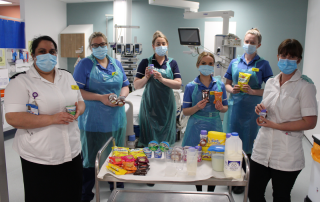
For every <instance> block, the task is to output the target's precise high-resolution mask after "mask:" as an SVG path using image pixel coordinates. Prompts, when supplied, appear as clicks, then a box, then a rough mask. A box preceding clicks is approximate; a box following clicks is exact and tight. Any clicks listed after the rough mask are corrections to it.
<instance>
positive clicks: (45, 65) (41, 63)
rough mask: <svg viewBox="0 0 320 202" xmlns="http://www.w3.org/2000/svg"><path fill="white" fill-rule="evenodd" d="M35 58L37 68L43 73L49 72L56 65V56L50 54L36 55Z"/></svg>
mask: <svg viewBox="0 0 320 202" xmlns="http://www.w3.org/2000/svg"><path fill="white" fill-rule="evenodd" d="M36 58H37V60H36V65H37V67H38V68H39V69H40V70H41V71H44V72H50V71H51V70H52V69H53V68H54V66H56V64H57V56H55V55H51V54H50V53H47V54H43V55H37V57H36Z"/></svg>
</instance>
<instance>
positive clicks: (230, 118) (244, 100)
mask: <svg viewBox="0 0 320 202" xmlns="http://www.w3.org/2000/svg"><path fill="white" fill-rule="evenodd" d="M262 60H263V59H262V58H260V59H259V60H257V61H256V62H255V65H254V67H253V68H256V66H257V63H258V62H260V61H262ZM239 62H240V58H238V60H237V61H236V62H234V63H233V64H232V82H233V84H234V85H236V84H238V79H239V73H240V72H243V73H249V74H251V76H250V80H249V83H248V85H249V86H250V87H251V88H252V89H260V87H259V80H258V77H257V74H256V72H255V71H253V68H250V69H239V68H238V64H239ZM261 101H262V96H256V95H249V94H247V93H243V92H242V91H240V93H238V94H230V97H229V99H228V111H227V113H226V114H225V116H224V119H223V131H224V132H225V133H231V132H238V133H239V137H240V139H241V140H242V145H243V151H245V152H246V153H247V154H251V153H252V148H253V142H254V140H255V139H256V137H257V134H258V130H259V128H260V127H259V126H258V125H257V123H256V119H257V118H258V117H259V116H258V115H257V114H256V113H255V107H256V106H257V104H260V103H261Z"/></svg>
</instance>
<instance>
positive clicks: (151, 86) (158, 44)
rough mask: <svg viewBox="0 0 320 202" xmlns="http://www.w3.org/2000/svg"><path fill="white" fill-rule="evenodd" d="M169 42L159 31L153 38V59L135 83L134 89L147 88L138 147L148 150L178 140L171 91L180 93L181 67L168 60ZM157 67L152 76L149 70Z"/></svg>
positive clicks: (143, 66) (145, 61)
mask: <svg viewBox="0 0 320 202" xmlns="http://www.w3.org/2000/svg"><path fill="white" fill-rule="evenodd" d="M168 45H169V42H168V39H167V37H166V36H165V35H164V34H163V33H162V32H160V31H156V32H155V33H154V34H153V40H152V48H153V50H154V52H155V54H154V55H152V56H150V57H149V58H147V59H143V60H142V61H141V62H140V64H139V67H138V71H137V75H136V78H135V80H134V87H135V89H140V88H143V87H145V89H144V92H143V95H142V100H141V105H140V112H139V125H140V131H141V135H140V138H139V145H143V146H147V145H148V143H149V142H150V141H152V140H156V141H157V142H159V143H160V142H161V141H167V142H169V143H170V145H171V144H173V143H174V142H175V139H176V103H175V98H174V94H173V91H172V89H180V87H181V75H180V71H179V68H178V64H177V62H176V61H175V60H173V59H172V58H168V57H167V56H166V53H167V51H168ZM150 64H153V65H154V70H153V72H151V71H150V69H149V68H148V67H149V65H150Z"/></svg>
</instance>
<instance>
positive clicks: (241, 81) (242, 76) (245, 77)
mask: <svg viewBox="0 0 320 202" xmlns="http://www.w3.org/2000/svg"><path fill="white" fill-rule="evenodd" d="M250 77H251V74H248V73H243V72H239V78H238V85H239V86H240V90H241V91H242V92H244V90H243V85H245V84H248V83H249V80H250Z"/></svg>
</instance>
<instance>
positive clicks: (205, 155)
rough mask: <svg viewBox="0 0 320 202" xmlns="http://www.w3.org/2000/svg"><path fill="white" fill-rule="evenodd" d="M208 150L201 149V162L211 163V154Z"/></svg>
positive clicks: (205, 148) (206, 148)
mask: <svg viewBox="0 0 320 202" xmlns="http://www.w3.org/2000/svg"><path fill="white" fill-rule="evenodd" d="M208 149H209V147H202V160H205V161H211V153H210V151H208Z"/></svg>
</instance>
